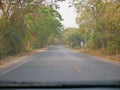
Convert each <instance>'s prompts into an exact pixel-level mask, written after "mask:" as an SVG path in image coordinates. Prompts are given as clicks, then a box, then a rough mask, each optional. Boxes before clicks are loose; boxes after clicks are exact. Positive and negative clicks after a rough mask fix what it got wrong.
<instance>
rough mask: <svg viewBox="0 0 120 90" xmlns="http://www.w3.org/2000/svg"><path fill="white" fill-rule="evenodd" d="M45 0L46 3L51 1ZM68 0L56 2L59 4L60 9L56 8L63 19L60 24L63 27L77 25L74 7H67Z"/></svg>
mask: <svg viewBox="0 0 120 90" xmlns="http://www.w3.org/2000/svg"><path fill="white" fill-rule="evenodd" d="M46 1H47V2H48V3H50V2H51V0H46ZM53 1H54V0H53ZM69 1H71V0H65V1H63V2H57V4H59V5H60V9H57V11H58V12H59V13H60V14H61V16H62V18H63V19H64V21H62V24H63V25H64V26H65V27H78V25H77V24H76V21H75V18H76V15H77V13H76V11H75V8H74V7H69Z"/></svg>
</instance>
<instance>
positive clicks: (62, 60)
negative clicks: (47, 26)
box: [0, 46, 120, 82]
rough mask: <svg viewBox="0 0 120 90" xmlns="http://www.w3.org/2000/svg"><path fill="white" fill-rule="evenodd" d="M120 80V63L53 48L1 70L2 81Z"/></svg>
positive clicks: (61, 48)
mask: <svg viewBox="0 0 120 90" xmlns="http://www.w3.org/2000/svg"><path fill="white" fill-rule="evenodd" d="M107 80H110V81H112V80H120V64H116V63H112V62H106V61H104V60H100V59H98V58H96V57H92V56H88V55H85V54H78V53H75V52H73V51H71V50H69V49H67V48H65V47H64V46H50V47H49V48H48V49H47V50H45V51H43V52H40V53H37V54H35V55H32V56H29V57H27V58H25V59H24V60H22V61H21V62H19V63H17V64H13V65H11V66H8V67H6V68H1V69H0V81H18V82H23V81H27V82H28V81H30V82H51V81H62V82H64V81H66V82H77V81H107Z"/></svg>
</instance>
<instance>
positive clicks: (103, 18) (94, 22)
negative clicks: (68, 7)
mask: <svg viewBox="0 0 120 90" xmlns="http://www.w3.org/2000/svg"><path fill="white" fill-rule="evenodd" d="M74 6H75V7H76V9H77V13H78V16H77V17H76V22H77V24H78V25H79V28H78V29H74V28H68V29H69V30H68V29H67V30H66V31H65V34H68V33H69V35H67V36H68V37H66V38H69V39H66V40H67V42H68V44H69V46H71V44H72V47H78V46H79V47H80V42H83V43H84V49H85V50H91V51H100V52H101V53H102V54H104V55H120V1H119V0H79V1H77V3H75V4H74ZM71 29H72V30H71ZM70 38H71V39H70ZM73 44H74V45H73Z"/></svg>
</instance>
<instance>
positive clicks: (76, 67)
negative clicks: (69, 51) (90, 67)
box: [73, 64, 82, 73]
mask: <svg viewBox="0 0 120 90" xmlns="http://www.w3.org/2000/svg"><path fill="white" fill-rule="evenodd" d="M73 67H74V69H75V70H76V71H77V72H79V73H82V70H81V69H80V67H78V66H77V65H76V64H73Z"/></svg>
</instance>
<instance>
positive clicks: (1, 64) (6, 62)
mask: <svg viewBox="0 0 120 90" xmlns="http://www.w3.org/2000/svg"><path fill="white" fill-rule="evenodd" d="M45 49H46V48H42V49H36V50H32V51H30V52H22V53H20V54H19V55H14V56H8V57H6V58H4V59H1V60H0V68H2V67H5V66H7V65H9V64H11V63H15V62H18V61H20V60H22V59H23V58H24V57H26V56H29V55H33V54H36V53H38V52H41V51H43V50H45Z"/></svg>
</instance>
